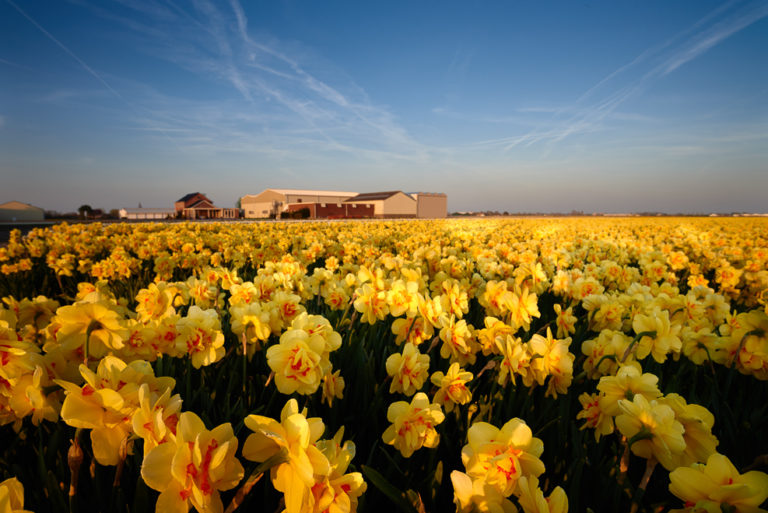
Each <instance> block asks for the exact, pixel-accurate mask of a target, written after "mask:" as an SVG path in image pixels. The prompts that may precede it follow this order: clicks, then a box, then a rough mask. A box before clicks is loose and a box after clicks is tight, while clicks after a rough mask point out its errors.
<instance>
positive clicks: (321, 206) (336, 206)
mask: <svg viewBox="0 0 768 513" xmlns="http://www.w3.org/2000/svg"><path fill="white" fill-rule="evenodd" d="M304 208H306V209H307V210H309V219H364V218H371V217H373V205H366V204H363V203H347V202H343V203H291V204H290V205H288V208H287V211H288V212H298V211H300V210H301V209H304Z"/></svg>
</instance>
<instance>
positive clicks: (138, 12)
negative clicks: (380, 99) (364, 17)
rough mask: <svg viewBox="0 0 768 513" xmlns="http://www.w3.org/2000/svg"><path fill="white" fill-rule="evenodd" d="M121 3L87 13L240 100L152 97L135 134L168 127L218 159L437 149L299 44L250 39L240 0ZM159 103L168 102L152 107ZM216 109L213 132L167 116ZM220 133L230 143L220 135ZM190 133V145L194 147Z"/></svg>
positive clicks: (422, 154) (413, 156)
mask: <svg viewBox="0 0 768 513" xmlns="http://www.w3.org/2000/svg"><path fill="white" fill-rule="evenodd" d="M119 1H120V3H121V4H122V6H123V7H124V8H126V9H127V10H128V11H125V10H124V11H123V13H124V14H123V15H121V14H119V13H115V12H114V11H107V10H105V9H103V8H102V7H101V6H100V5H99V4H93V5H91V6H90V7H91V8H92V9H93V11H94V12H95V13H97V14H99V15H101V16H104V17H105V18H109V19H110V20H112V21H117V22H120V23H121V24H122V25H123V26H124V27H126V28H127V29H128V30H129V33H131V34H133V37H135V41H134V43H136V46H139V47H143V48H144V49H145V51H146V52H147V54H148V55H151V56H152V57H159V58H162V59H164V60H166V61H168V62H171V63H173V64H174V65H176V66H179V67H181V68H183V69H185V70H187V71H189V72H192V73H194V74H196V75H197V76H198V78H199V80H200V81H201V82H203V83H204V82H205V81H210V80H214V81H217V82H219V83H223V84H228V85H229V86H231V88H232V91H233V92H236V93H237V96H239V99H237V98H235V97H232V96H231V95H230V96H228V95H226V94H221V93H219V94H220V95H219V97H218V98H214V99H210V100H208V99H207V100H205V101H202V100H198V101H197V102H196V103H194V104H193V102H192V101H191V100H189V99H185V98H184V94H185V93H184V91H183V90H181V91H178V92H170V91H165V92H164V93H159V92H157V91H154V93H155V94H153V95H152V96H151V99H147V98H145V99H144V100H142V104H143V105H145V106H147V108H148V109H149V112H147V113H142V115H141V116H139V118H140V126H142V127H146V129H147V130H148V131H150V132H155V131H159V130H162V129H164V128H165V129H167V135H168V136H169V137H172V138H174V139H175V140H176V141H178V142H179V143H180V144H183V145H186V144H188V143H190V142H193V143H194V144H195V147H196V148H198V149H201V148H204V147H205V148H209V149H211V151H212V150H213V148H214V147H218V149H219V150H220V151H233V148H242V149H246V148H248V149H249V150H248V151H258V149H259V148H261V149H263V150H264V151H267V152H280V151H286V152H287V151H289V150H294V151H296V150H300V151H304V152H310V151H312V152H315V153H317V152H331V153H334V152H344V153H354V154H355V155H357V156H364V155H373V156H379V157H381V158H399V159H406V160H414V161H420V160H424V159H429V158H430V154H431V152H433V151H434V149H432V148H429V147H427V146H425V145H423V144H421V143H419V142H418V141H417V140H415V139H414V138H413V137H412V136H411V135H410V134H409V133H408V131H407V130H406V129H405V128H403V126H402V125H401V124H400V123H399V122H398V120H397V119H396V118H395V116H394V115H393V114H392V113H391V112H390V111H389V110H388V109H387V108H385V107H383V106H378V105H375V104H374V103H373V102H371V101H370V99H369V98H368V96H367V95H366V94H365V92H364V91H362V90H361V89H360V88H359V87H358V86H357V85H356V84H355V83H354V82H353V81H352V80H351V79H349V78H347V77H346V76H345V74H344V73H343V72H339V70H336V69H333V65H332V64H331V63H327V62H323V59H322V56H317V55H313V54H312V53H311V50H310V49H306V48H300V47H299V48H298V50H297V47H296V46H295V44H293V46H291V47H290V48H291V49H290V50H289V49H288V48H289V46H288V45H286V44H284V43H281V42H280V41H278V40H276V39H275V38H274V37H271V36H269V35H266V34H255V33H253V32H252V31H251V30H250V29H249V22H248V17H247V15H246V12H245V10H244V9H243V7H242V5H241V4H240V3H239V2H238V0H230V1H229V2H228V3H226V4H225V3H218V2H212V1H210V0H194V1H193V2H191V6H190V5H187V4H183V5H182V4H176V3H174V2H163V3H160V2H155V1H153V0H150V1H142V2H137V1H135V0H119ZM126 12H127V14H125V13H126ZM308 56H309V57H308ZM211 91H213V88H211ZM161 96H163V97H164V99H165V101H166V103H165V104H162V103H159V102H157V100H158V98H160V97H161ZM214 103H215V104H216V105H217V106H218V107H219V108H220V109H225V110H223V111H222V112H226V115H225V116H214V117H213V118H212V119H215V120H217V124H214V123H212V122H211V121H210V119H211V118H208V119H203V117H202V116H197V115H193V116H190V115H189V112H190V111H186V113H185V112H173V109H172V106H173V105H186V106H187V107H188V108H190V109H191V111H192V112H207V113H210V112H211V111H215V108H214V107H213V104H214ZM150 104H151V107H150V106H149V105H150ZM150 113H151V114H150ZM233 115H234V117H231V116H233ZM227 116H230V117H227ZM193 118H194V119H193ZM181 128H184V130H180V129H181ZM208 130H210V132H209V133H206V131H208ZM217 130H218V131H219V132H220V133H226V134H228V135H229V136H231V138H230V139H229V140H225V139H223V138H222V137H219V136H218V133H217ZM192 132H194V133H195V134H196V135H195V139H190V137H191V135H190V134H191V133H192ZM203 139H204V140H205V141H206V142H204V143H203V142H202V140H203ZM246 140H247V141H248V142H247V144H242V143H243V142H244V141H246ZM232 141H240V143H233V142H232ZM259 144H261V146H258V145H259ZM216 145H218V146H216ZM382 156H386V157H382Z"/></svg>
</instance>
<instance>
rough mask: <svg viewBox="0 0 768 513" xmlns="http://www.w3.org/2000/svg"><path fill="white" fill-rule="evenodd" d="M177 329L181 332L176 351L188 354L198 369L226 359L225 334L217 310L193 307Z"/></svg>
mask: <svg viewBox="0 0 768 513" xmlns="http://www.w3.org/2000/svg"><path fill="white" fill-rule="evenodd" d="M176 327H177V329H178V330H179V336H178V337H177V338H176V341H175V343H176V351H177V352H178V354H184V353H186V354H187V355H188V356H189V358H190V359H191V360H192V365H193V366H194V367H195V368H196V369H199V368H200V367H203V366H206V365H211V364H212V363H214V362H217V361H219V360H221V359H222V358H223V357H224V353H225V352H226V350H225V349H224V334H223V333H222V332H221V323H220V321H219V315H218V314H217V313H216V310H212V309H211V310H203V309H201V308H200V307H198V306H196V305H193V306H191V307H190V308H189V312H187V315H186V317H182V318H181V319H180V320H179V321H178V322H177V323H176Z"/></svg>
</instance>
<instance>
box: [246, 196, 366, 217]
mask: <svg viewBox="0 0 768 513" xmlns="http://www.w3.org/2000/svg"><path fill="white" fill-rule="evenodd" d="M356 195H357V193H356V192H344V191H312V190H305V189H266V190H265V191H263V192H261V193H259V194H246V195H245V196H243V197H242V198H240V208H241V209H242V210H243V217H246V218H249V219H258V218H268V217H276V216H278V215H279V214H280V213H282V212H285V211H287V210H288V205H290V204H293V203H320V204H322V203H342V202H344V201H346V200H347V199H349V198H351V197H352V196H356Z"/></svg>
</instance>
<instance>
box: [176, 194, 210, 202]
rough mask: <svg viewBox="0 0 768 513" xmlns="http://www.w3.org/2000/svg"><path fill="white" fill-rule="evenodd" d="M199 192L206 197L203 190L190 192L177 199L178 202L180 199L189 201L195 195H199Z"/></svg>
mask: <svg viewBox="0 0 768 513" xmlns="http://www.w3.org/2000/svg"><path fill="white" fill-rule="evenodd" d="M198 194H199V195H201V196H203V197H205V194H203V193H201V192H190V193H189V194H185V195H184V196H183V197H182V198H180V199H178V200H176V202H177V203H178V202H179V201H184V202H187V201H189V200H191V199H192V198H194V197H195V196H197V195H198Z"/></svg>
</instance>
